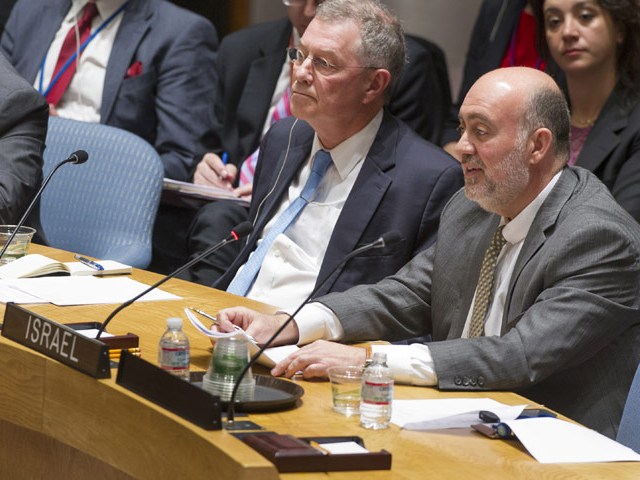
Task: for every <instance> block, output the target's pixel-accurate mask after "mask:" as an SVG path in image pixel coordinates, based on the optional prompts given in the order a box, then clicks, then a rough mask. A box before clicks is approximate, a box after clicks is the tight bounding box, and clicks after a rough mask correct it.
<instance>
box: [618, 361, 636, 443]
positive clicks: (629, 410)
mask: <svg viewBox="0 0 640 480" xmlns="http://www.w3.org/2000/svg"><path fill="white" fill-rule="evenodd" d="M616 440H617V441H618V442H620V443H622V444H623V445H626V446H627V447H629V448H632V449H633V450H635V451H636V452H638V453H640V366H638V369H637V370H636V375H635V376H634V377H633V382H632V383H631V389H630V390H629V395H628V396H627V403H626V404H625V406H624V411H623V412H622V420H620V428H619V429H618V436H617V437H616Z"/></svg>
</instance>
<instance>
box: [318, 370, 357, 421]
mask: <svg viewBox="0 0 640 480" xmlns="http://www.w3.org/2000/svg"><path fill="white" fill-rule="evenodd" d="M327 373H328V374H329V381H330V382H331V393H332V396H333V409H334V410H335V411H336V412H338V413H341V414H342V415H345V416H347V417H350V416H352V415H358V414H359V413H360V389H361V388H362V367H357V366H348V367H329V368H328V369H327Z"/></svg>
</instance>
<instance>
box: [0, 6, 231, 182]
mask: <svg viewBox="0 0 640 480" xmlns="http://www.w3.org/2000/svg"><path fill="white" fill-rule="evenodd" d="M70 6H71V1H70V0H19V1H18V2H17V3H16V5H15V6H14V8H13V10H12V12H11V15H10V17H9V20H8V22H7V24H6V26H5V31H4V33H3V35H2V42H1V46H2V49H3V50H4V52H5V54H6V55H7V57H8V58H9V60H10V62H11V63H12V64H13V65H14V66H15V67H16V70H18V72H19V73H20V74H21V75H22V76H23V77H25V78H26V79H27V81H29V82H31V83H33V82H34V81H35V78H36V76H37V74H38V70H39V68H40V66H41V63H42V59H43V58H44V56H45V54H46V53H47V51H48V49H49V46H50V44H51V42H52V40H53V38H54V36H55V34H56V32H57V31H58V29H59V28H60V24H61V23H62V20H63V19H64V16H65V15H66V14H67V12H68V11H69V8H70ZM217 43H218V41H217V35H216V31H215V29H214V27H213V25H212V24H211V23H210V22H209V21H208V20H206V19H205V18H203V17H200V16H198V15H196V14H194V13H192V12H189V11H187V10H184V9H181V8H178V7H176V6H175V5H173V4H171V3H169V2H166V1H164V0H130V1H129V5H128V6H127V8H126V10H125V12H124V16H123V18H122V23H121V24H120V27H119V29H118V33H117V36H116V38H115V41H114V44H113V50H112V51H111V55H110V57H109V63H108V64H107V70H106V75H105V83H104V91H103V95H102V106H101V111H100V121H101V123H104V124H107V125H112V126H114V127H119V128H123V129H125V130H128V131H130V132H133V133H135V134H137V135H139V136H140V137H142V138H144V139H145V140H147V141H148V142H149V143H151V144H152V145H154V146H155V148H156V150H157V151H158V152H159V153H160V155H161V156H162V159H163V162H164V165H165V173H166V175H167V176H168V177H171V178H175V179H178V180H187V179H188V178H189V177H190V175H191V174H192V170H193V168H194V162H195V160H196V157H197V156H198V155H199V154H201V153H203V152H204V151H207V150H211V149H214V148H216V147H217V146H218V145H219V137H218V134H217V133H216V132H217V128H218V127H217V124H216V120H215V116H214V109H213V101H214V95H215V82H216V79H217V73H216V69H215V60H216V53H215V52H216V49H217ZM135 62H140V63H141V65H142V73H141V74H140V75H137V76H133V77H129V78H127V70H128V69H129V68H130V67H131V65H132V64H134V63H135ZM197 159H198V160H199V158H197Z"/></svg>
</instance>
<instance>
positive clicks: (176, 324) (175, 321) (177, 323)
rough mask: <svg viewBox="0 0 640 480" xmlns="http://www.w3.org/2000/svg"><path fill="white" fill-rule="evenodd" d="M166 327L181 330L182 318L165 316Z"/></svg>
mask: <svg viewBox="0 0 640 480" xmlns="http://www.w3.org/2000/svg"><path fill="white" fill-rule="evenodd" d="M167 328H168V329H170V330H181V329H182V319H181V318H180V317H171V318H167Z"/></svg>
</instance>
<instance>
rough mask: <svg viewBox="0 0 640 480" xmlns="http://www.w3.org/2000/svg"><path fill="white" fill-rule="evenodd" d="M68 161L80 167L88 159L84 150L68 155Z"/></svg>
mask: <svg viewBox="0 0 640 480" xmlns="http://www.w3.org/2000/svg"><path fill="white" fill-rule="evenodd" d="M69 159H70V160H71V163H74V164H76V165H80V164H81V163H84V162H86V161H87V160H88V159H89V154H88V153H87V152H85V151H84V150H78V151H76V152H73V153H72V154H71V155H69Z"/></svg>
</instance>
